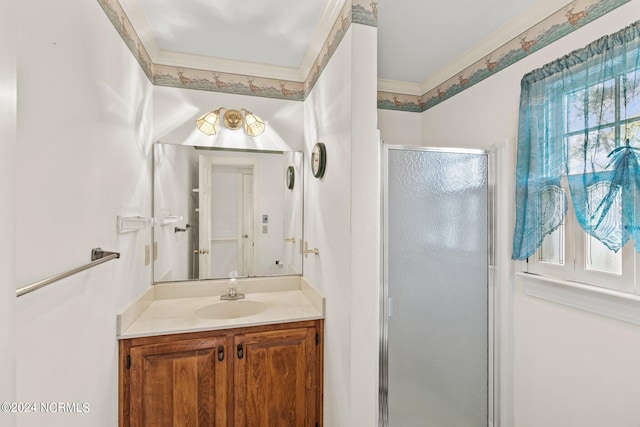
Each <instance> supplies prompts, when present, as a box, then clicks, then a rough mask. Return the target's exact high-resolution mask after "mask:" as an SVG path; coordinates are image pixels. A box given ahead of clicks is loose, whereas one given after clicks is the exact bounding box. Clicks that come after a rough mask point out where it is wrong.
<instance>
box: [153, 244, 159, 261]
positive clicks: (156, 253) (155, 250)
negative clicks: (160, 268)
mask: <svg viewBox="0 0 640 427" xmlns="http://www.w3.org/2000/svg"><path fill="white" fill-rule="evenodd" d="M153 260H154V261H157V260H158V242H153Z"/></svg>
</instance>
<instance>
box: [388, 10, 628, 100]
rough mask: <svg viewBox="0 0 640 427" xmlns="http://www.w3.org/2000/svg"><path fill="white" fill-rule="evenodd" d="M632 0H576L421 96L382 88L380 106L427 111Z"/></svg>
mask: <svg viewBox="0 0 640 427" xmlns="http://www.w3.org/2000/svg"><path fill="white" fill-rule="evenodd" d="M629 1H630V0H574V1H573V2H571V3H569V4H568V5H567V6H565V7H564V8H562V9H561V10H559V11H557V12H556V13H554V14H553V15H551V16H549V17H548V18H546V19H544V20H542V21H541V22H539V23H538V24H536V25H534V26H533V27H531V28H530V29H528V30H527V31H525V32H523V33H522V34H520V35H519V36H518V37H516V38H514V39H513V40H511V41H509V42H507V43H505V44H504V45H502V46H501V47H499V48H498V49H496V50H494V51H493V52H492V53H490V54H489V55H487V56H485V57H484V58H483V59H481V60H479V61H477V62H476V63H474V64H473V65H471V66H469V67H467V68H465V69H464V70H462V71H461V72H459V73H458V74H457V75H455V76H453V77H451V78H450V79H448V80H446V81H444V82H442V83H441V84H440V85H438V86H437V87H436V88H433V89H431V90H430V91H428V92H426V93H424V94H422V95H420V96H417V95H404V94H399V93H390V92H382V91H379V92H378V108H380V109H386V110H399V111H412V112H422V111H426V110H428V109H429V108H432V107H434V106H436V105H438V104H439V103H441V102H443V101H445V100H447V99H449V98H451V97H452V96H454V95H457V94H458V93H460V92H462V91H463V90H465V89H468V88H469V87H471V86H473V85H474V84H476V83H479V82H481V81H482V80H484V79H486V78H487V77H491V76H492V75H494V74H496V73H497V72H499V71H501V70H503V69H505V68H507V67H508V66H510V65H512V64H514V63H516V62H518V61H519V60H521V59H523V58H525V57H526V56H528V55H530V54H532V53H533V52H535V51H537V50H539V49H542V48H543V47H545V46H548V45H549V44H551V43H553V42H555V41H557V40H558V39H560V38H562V37H564V36H566V35H567V34H569V33H571V32H573V31H575V30H576V29H578V28H580V27H582V26H584V25H586V24H588V23H590V22H592V21H594V20H596V19H597V18H599V17H601V16H603V15H605V14H607V13H609V12H611V11H612V10H614V9H615V8H617V7H619V6H622V5H623V4H625V3H627V2H629Z"/></svg>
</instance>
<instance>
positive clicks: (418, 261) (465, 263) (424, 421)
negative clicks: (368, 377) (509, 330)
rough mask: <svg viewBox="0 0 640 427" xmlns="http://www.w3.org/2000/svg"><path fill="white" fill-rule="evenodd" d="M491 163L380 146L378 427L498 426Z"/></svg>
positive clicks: (478, 157) (459, 153) (468, 155)
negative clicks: (381, 243)
mask: <svg viewBox="0 0 640 427" xmlns="http://www.w3.org/2000/svg"><path fill="white" fill-rule="evenodd" d="M490 160H491V155H490V153H488V152H485V151H480V150H457V149H441V148H438V149H429V148H419V147H397V146H388V145H387V146H384V160H383V161H384V163H383V164H384V174H383V176H384V283H383V295H382V306H383V309H382V314H383V315H382V342H381V369H380V375H381V378H380V383H381V387H380V412H381V413H380V425H381V426H390V427H418V426H419V427H454V426H455V427H481V426H493V425H494V424H493V412H494V411H493V397H492V396H493V369H492V366H493V362H492V360H493V333H492V330H493V320H492V319H493V314H492V312H493V295H492V289H491V287H490V280H489V279H490V278H489V271H490V269H489V264H490V262H491V260H490V250H489V248H490V246H491V245H490V235H491V232H490V229H491V227H490V217H491V215H490V213H491V209H492V206H491V197H490V190H491V186H490V174H489V169H490V163H491V161H490Z"/></svg>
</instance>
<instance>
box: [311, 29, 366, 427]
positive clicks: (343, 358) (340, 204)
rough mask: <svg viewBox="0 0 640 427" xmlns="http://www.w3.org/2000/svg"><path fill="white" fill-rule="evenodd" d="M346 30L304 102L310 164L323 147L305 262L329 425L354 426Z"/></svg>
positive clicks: (314, 185) (349, 32)
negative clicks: (320, 315) (320, 300)
mask: <svg viewBox="0 0 640 427" xmlns="http://www.w3.org/2000/svg"><path fill="white" fill-rule="evenodd" d="M353 27H354V25H351V27H350V28H349V29H348V30H347V33H346V34H345V36H344V38H343V39H342V42H341V43H340V45H339V46H338V48H337V49H336V51H335V53H334V54H333V56H332V57H331V59H330V61H329V63H328V65H327V66H326V68H325V70H324V72H323V73H322V75H321V76H320V78H319V79H318V82H317V83H316V85H315V86H314V88H313V90H312V91H311V93H310V94H309V96H308V97H307V99H306V100H305V102H304V123H305V149H304V152H305V162H306V164H307V165H308V164H309V163H308V160H309V158H310V154H309V153H311V150H312V149H313V146H314V145H315V143H316V142H324V143H325V145H326V149H327V167H326V170H325V175H324V177H323V178H322V179H317V178H315V177H314V176H313V175H312V174H311V173H310V170H309V167H308V166H307V167H305V176H304V180H305V188H304V199H305V201H304V239H305V240H306V241H308V242H309V248H318V249H319V251H320V254H319V255H309V257H308V258H304V276H305V278H306V279H307V280H308V281H309V283H311V284H312V285H314V286H316V287H317V288H318V290H319V291H320V293H321V294H322V295H324V297H325V299H326V319H325V343H324V348H325V354H324V425H326V426H332V427H341V426H345V427H346V426H349V421H350V414H351V412H350V409H351V384H350V382H351V337H350V330H351V312H350V310H351V238H350V234H351V224H350V218H351V163H352V159H351V156H352V152H351V125H352V124H351V107H352V97H351V96H352V89H351V86H352V74H351V71H352V61H351V55H352V37H353Z"/></svg>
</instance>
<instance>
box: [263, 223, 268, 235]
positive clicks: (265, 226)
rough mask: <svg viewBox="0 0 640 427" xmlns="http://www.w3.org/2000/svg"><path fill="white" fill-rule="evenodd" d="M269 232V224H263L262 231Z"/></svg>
mask: <svg viewBox="0 0 640 427" xmlns="http://www.w3.org/2000/svg"><path fill="white" fill-rule="evenodd" d="M268 232H269V226H268V225H263V226H262V233H264V234H266V233H268Z"/></svg>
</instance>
